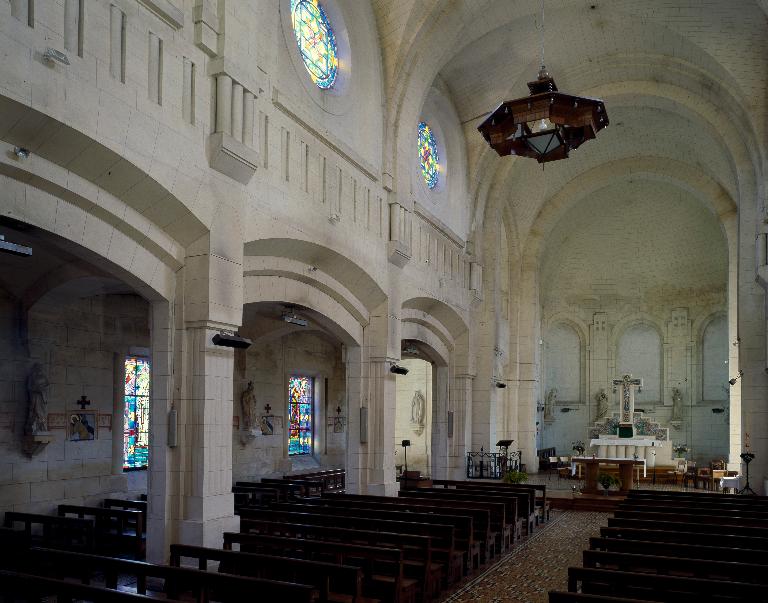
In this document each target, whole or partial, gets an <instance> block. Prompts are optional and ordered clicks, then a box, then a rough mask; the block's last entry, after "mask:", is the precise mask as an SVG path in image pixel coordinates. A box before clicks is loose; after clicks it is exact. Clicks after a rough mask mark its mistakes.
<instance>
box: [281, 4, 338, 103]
mask: <svg viewBox="0 0 768 603" xmlns="http://www.w3.org/2000/svg"><path fill="white" fill-rule="evenodd" d="M291 24H292V25H293V33H294V35H295V36H296V43H297V44H298V45H299V53H300V54H301V58H302V60H303V61H304V66H305V67H306V68H307V71H309V75H310V76H311V77H312V81H313V82H315V84H317V87H318V88H322V89H323V90H326V89H328V88H330V87H331V86H333V83H334V82H335V81H336V74H337V73H338V70H339V57H338V52H337V48H336V36H334V35H333V29H332V28H331V23H330V21H328V17H327V16H326V14H325V11H324V10H323V7H322V5H321V4H320V3H319V2H318V1H317V0H291Z"/></svg>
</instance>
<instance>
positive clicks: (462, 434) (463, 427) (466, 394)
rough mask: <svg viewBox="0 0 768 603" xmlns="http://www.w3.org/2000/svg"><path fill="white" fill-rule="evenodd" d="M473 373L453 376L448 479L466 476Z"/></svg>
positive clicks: (469, 441)
mask: <svg viewBox="0 0 768 603" xmlns="http://www.w3.org/2000/svg"><path fill="white" fill-rule="evenodd" d="M473 380H474V375H468V374H466V373H465V374H460V375H456V376H455V377H454V378H453V396H452V398H453V433H452V434H449V435H451V439H450V440H449V441H450V443H451V445H450V446H449V448H448V449H449V451H450V457H449V459H448V479H464V477H466V462H467V452H470V451H471V447H472V381H473Z"/></svg>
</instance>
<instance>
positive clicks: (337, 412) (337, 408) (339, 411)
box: [336, 406, 341, 415]
mask: <svg viewBox="0 0 768 603" xmlns="http://www.w3.org/2000/svg"><path fill="white" fill-rule="evenodd" d="M336 414H337V415H340V414H341V406H337V407H336Z"/></svg>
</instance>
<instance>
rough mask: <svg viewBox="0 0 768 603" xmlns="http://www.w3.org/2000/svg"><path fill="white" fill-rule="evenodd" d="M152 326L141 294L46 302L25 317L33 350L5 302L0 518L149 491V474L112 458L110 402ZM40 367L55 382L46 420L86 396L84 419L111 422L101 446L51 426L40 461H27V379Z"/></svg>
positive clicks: (115, 422) (1, 306)
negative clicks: (126, 363)
mask: <svg viewBox="0 0 768 603" xmlns="http://www.w3.org/2000/svg"><path fill="white" fill-rule="evenodd" d="M148 320H149V316H148V305H147V303H146V302H145V301H144V300H142V299H141V298H139V297H138V296H136V295H101V296H95V297H87V298H83V299H77V298H72V297H67V298H62V297H57V298H51V299H44V300H42V301H40V302H39V303H37V304H36V305H35V306H34V307H33V308H32V309H31V310H30V313H29V353H27V350H26V349H25V347H24V346H23V345H22V344H21V343H20V341H19V339H18V337H17V334H18V332H19V331H18V329H19V325H18V322H17V320H16V314H15V307H14V305H13V303H12V302H11V301H10V299H8V298H5V297H0V415H1V416H2V419H3V426H2V427H0V511H2V510H17V511H22V510H23V511H31V512H41V513H49V512H53V511H55V508H56V505H58V504H60V503H72V504H97V503H99V502H100V501H101V500H102V499H103V498H105V497H108V496H118V497H121V496H122V497H126V495H138V494H139V493H140V492H144V493H146V487H147V485H146V472H145V471H136V472H127V473H123V471H122V469H121V467H122V458H117V459H113V445H114V444H115V442H120V443H121V442H122V421H123V416H122V413H117V412H114V414H113V410H114V408H115V406H113V405H114V404H115V402H116V398H117V403H118V404H119V402H120V397H121V394H122V392H121V390H120V389H119V385H120V384H122V382H123V376H122V375H123V373H122V371H123V370H124V369H123V364H122V363H123V359H124V356H125V354H126V353H127V352H128V351H129V349H130V348H131V347H142V348H145V347H148V345H149V324H148ZM35 362H40V363H41V364H42V365H43V368H44V372H45V374H46V376H47V378H48V381H49V382H50V387H49V388H48V392H47V393H48V396H47V400H48V413H65V414H67V413H69V412H71V411H77V410H79V407H78V406H76V405H75V402H76V401H77V400H78V399H79V398H80V396H82V395H86V396H87V398H88V399H89V400H91V405H90V406H89V407H88V408H87V410H86V412H92V411H95V412H98V413H105V414H109V415H113V416H112V430H109V429H106V428H99V429H98V430H97V438H96V439H95V440H91V441H85V442H79V441H78V442H70V441H69V439H68V431H67V430H65V429H55V430H52V431H51V433H52V434H53V437H54V439H53V441H52V442H51V443H50V444H48V446H47V447H46V448H45V449H44V450H43V451H42V452H41V453H40V454H38V455H36V456H34V457H32V458H28V457H27V456H26V455H24V454H23V453H22V450H21V438H22V435H23V431H24V424H25V421H26V416H27V400H28V397H27V384H26V379H27V376H28V375H29V372H30V369H31V367H32V365H33V364H34V363H35ZM118 408H120V407H119V406H118ZM150 412H151V410H150ZM119 450H122V444H120V448H119Z"/></svg>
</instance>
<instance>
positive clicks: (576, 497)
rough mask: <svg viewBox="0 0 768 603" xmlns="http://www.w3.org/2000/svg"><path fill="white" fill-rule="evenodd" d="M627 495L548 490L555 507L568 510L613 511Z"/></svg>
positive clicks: (549, 497)
mask: <svg viewBox="0 0 768 603" xmlns="http://www.w3.org/2000/svg"><path fill="white" fill-rule="evenodd" d="M625 498H626V496H621V495H610V496H604V495H602V494H597V495H595V494H581V493H579V494H573V493H572V492H564V491H558V490H552V491H548V492H547V500H549V501H551V502H550V505H551V506H552V508H553V509H563V510H568V511H600V512H603V513H612V512H613V511H615V510H616V508H617V507H618V506H619V503H620V502H621V501H623V500H624V499H625Z"/></svg>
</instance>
